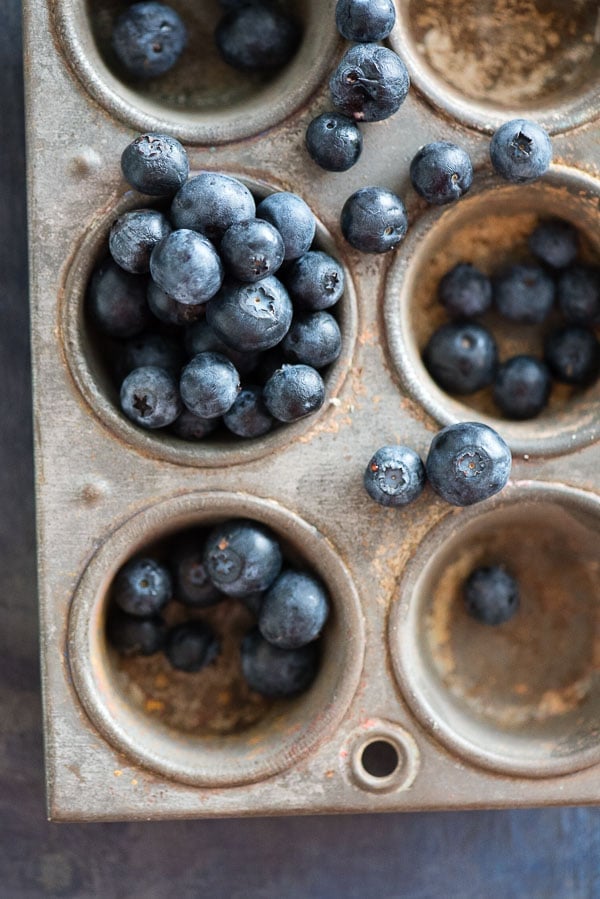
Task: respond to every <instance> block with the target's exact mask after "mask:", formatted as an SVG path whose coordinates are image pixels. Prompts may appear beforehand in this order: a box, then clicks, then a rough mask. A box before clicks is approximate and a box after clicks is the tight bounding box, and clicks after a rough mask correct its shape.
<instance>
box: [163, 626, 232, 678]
mask: <svg viewBox="0 0 600 899" xmlns="http://www.w3.org/2000/svg"><path fill="white" fill-rule="evenodd" d="M218 654H219V643H218V641H217V639H216V637H215V635H214V634H213V632H212V630H211V629H210V628H209V627H208V625H206V624H204V622H202V621H185V622H183V623H182V624H176V625H175V626H174V627H172V628H170V629H169V631H168V632H167V637H166V641H165V655H166V657H167V659H168V660H169V662H170V664H171V665H172V667H173V668H176V669H177V670H178V671H187V672H193V671H200V669H201V668H205V667H206V666H207V665H210V664H211V662H214V660H215V659H216V657H217V656H218Z"/></svg>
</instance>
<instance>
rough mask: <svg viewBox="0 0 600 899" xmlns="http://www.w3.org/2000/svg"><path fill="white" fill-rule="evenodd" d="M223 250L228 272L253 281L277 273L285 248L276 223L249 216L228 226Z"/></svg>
mask: <svg viewBox="0 0 600 899" xmlns="http://www.w3.org/2000/svg"><path fill="white" fill-rule="evenodd" d="M219 253H220V254H221V259H222V260H223V264H224V266H225V268H226V270H227V272H228V274H230V275H231V276H232V277H233V278H237V279H238V281H246V282H250V283H253V282H255V281H260V280H261V278H265V277H266V276H267V275H274V274H275V272H276V271H277V270H278V269H279V267H280V266H281V263H282V262H283V257H284V253H285V250H284V246H283V240H282V238H281V235H280V233H279V231H277V230H276V229H275V228H274V227H273V225H270V224H269V222H265V221H262V219H249V220H248V221H245V222H236V223H235V224H234V225H232V226H231V228H228V229H227V231H226V232H225V234H224V235H223V240H222V241H221V246H220V247H219Z"/></svg>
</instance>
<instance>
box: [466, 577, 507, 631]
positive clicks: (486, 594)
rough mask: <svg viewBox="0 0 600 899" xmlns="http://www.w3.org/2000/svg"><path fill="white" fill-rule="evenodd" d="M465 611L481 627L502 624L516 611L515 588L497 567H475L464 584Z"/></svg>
mask: <svg viewBox="0 0 600 899" xmlns="http://www.w3.org/2000/svg"><path fill="white" fill-rule="evenodd" d="M464 601H465V605H466V607H467V612H468V613H469V615H472V616H473V618H476V619H477V620H478V621H481V622H482V624H492V625H495V624H503V623H504V622H505V621H508V620H509V619H510V618H512V617H513V615H514V614H515V612H516V611H517V609H518V608H519V587H518V584H517V582H516V581H515V579H514V577H512V575H510V574H509V573H508V571H506V570H505V569H504V568H502V567H501V566H500V565H489V566H486V567H482V568H476V569H475V570H474V571H472V572H471V574H470V575H469V577H468V578H467V580H466V582H465V585H464Z"/></svg>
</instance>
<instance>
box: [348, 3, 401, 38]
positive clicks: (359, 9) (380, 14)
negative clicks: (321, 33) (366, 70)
mask: <svg viewBox="0 0 600 899" xmlns="http://www.w3.org/2000/svg"><path fill="white" fill-rule="evenodd" d="M395 21H396V8H395V6H394V3H393V0H337V5H336V7H335V24H336V25H337V29H338V31H339V33H340V34H341V35H342V37H345V38H346V40H347V41H356V42H357V43H369V42H371V41H382V40H384V39H385V38H386V37H387V36H388V34H389V33H390V31H391V30H392V28H393V27H394V23H395Z"/></svg>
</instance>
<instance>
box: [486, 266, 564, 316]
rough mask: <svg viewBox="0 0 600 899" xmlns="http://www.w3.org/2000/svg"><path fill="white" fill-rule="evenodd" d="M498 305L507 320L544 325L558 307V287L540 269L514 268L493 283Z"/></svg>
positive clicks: (500, 275)
mask: <svg viewBox="0 0 600 899" xmlns="http://www.w3.org/2000/svg"><path fill="white" fill-rule="evenodd" d="M493 291H494V304H495V306H496V309H497V310H498V312H499V313H500V315H503V316H504V317H505V318H509V319H511V320H512V321H516V322H522V323H523V324H527V325H535V324H539V323H540V322H543V321H544V320H545V319H546V318H547V316H548V314H549V312H550V310H551V309H552V306H553V304H554V296H555V293H556V287H555V284H554V281H553V280H552V278H551V276H550V275H549V274H548V273H547V272H545V271H544V269H543V268H542V267H541V266H540V265H536V264H535V263H530V262H523V263H519V264H517V265H511V266H510V267H509V268H507V269H505V270H504V271H503V272H501V273H500V274H499V275H498V276H497V277H496V278H494V281H493Z"/></svg>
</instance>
